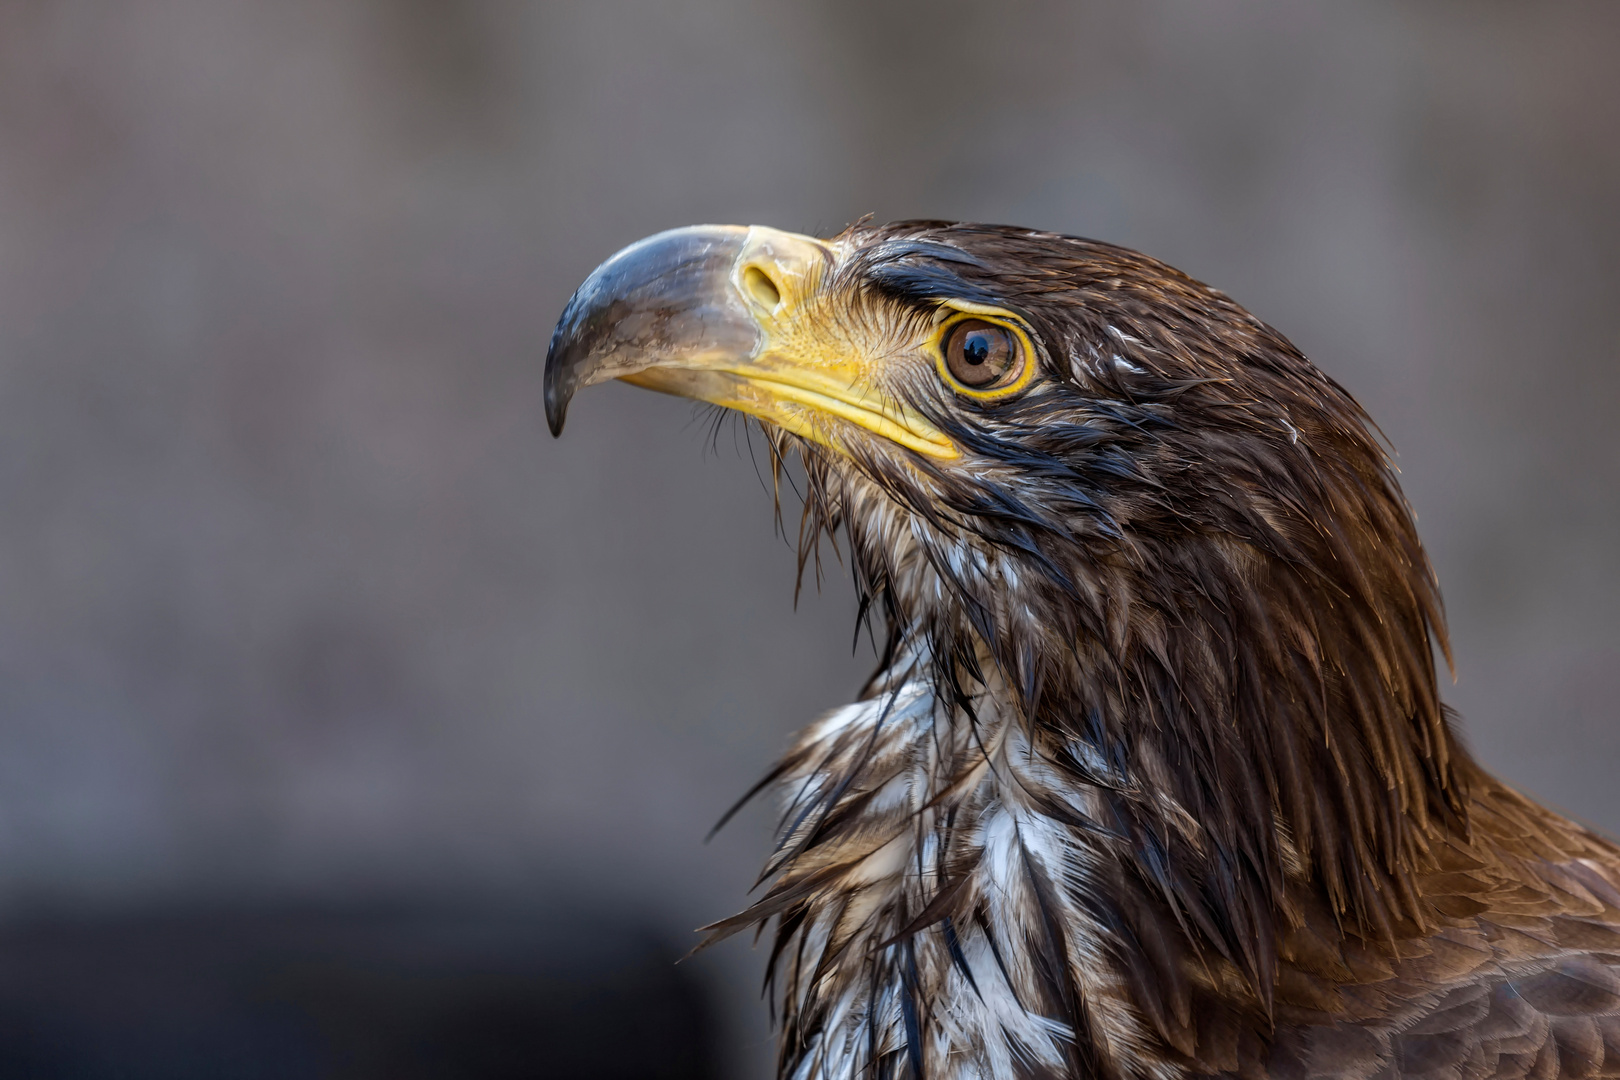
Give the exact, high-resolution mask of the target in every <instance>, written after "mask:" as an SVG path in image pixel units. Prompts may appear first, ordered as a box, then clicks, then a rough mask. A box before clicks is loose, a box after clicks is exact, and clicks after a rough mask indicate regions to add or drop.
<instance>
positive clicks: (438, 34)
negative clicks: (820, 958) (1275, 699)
mask: <svg viewBox="0 0 1620 1080" xmlns="http://www.w3.org/2000/svg"><path fill="white" fill-rule="evenodd" d="M1617 48H1620V6H1617V5H1615V4H1613V3H1610V2H1601V0H1598V2H1592V3H1585V4H1582V3H1552V2H1548V3H1538V4H1519V3H1508V2H1491V0H1467V2H1462V0H1457V2H1450V3H1448V2H1428V3H1416V4H1394V3H1376V2H1357V3H1338V4H1332V5H1327V4H1302V3H1299V2H1297V0H1274V2H1262V0H1254V2H1243V3H1205V2H1195V0H1185V2H1159V0H1154V2H1140V3H1132V4H1077V3H1065V4H1056V3H1054V4H1037V3H1008V4H954V3H874V2H866V3H856V2H853V0H817V2H809V0H804V2H798V3H793V4H777V3H762V2H751V3H750V2H742V0H696V2H685V3H680V4H661V3H653V2H650V0H649V2H642V3H618V2H606V0H593V2H591V3H578V4H540V3H531V4H519V3H484V2H449V0H442V2H435V0H392V2H384V0H371V2H344V3H334V2H331V0H277V2H275V3H240V2H233V0H196V2H188V3H181V2H173V3H170V2H161V0H157V2H139V3H129V4H105V3H77V2H69V0H3V2H0V508H3V513H0V915H4V916H7V917H10V918H12V919H26V918H33V917H37V916H38V915H39V913H41V912H47V913H61V912H78V913H86V917H102V916H105V917H115V916H116V915H117V914H118V913H121V912H128V911H136V910H166V909H168V908H176V909H182V908H188V907H195V906H198V905H205V906H206V905H210V904H213V905H226V906H228V905H232V904H249V905H275V904H293V905H297V904H317V905H318V904H324V903H333V904H345V903H351V902H366V903H370V902H381V903H396V902H400V903H415V902H423V903H459V902H461V901H462V900H464V899H466V898H471V897H477V898H479V899H480V901H481V902H482V901H489V902H492V903H504V904H508V905H513V906H515V907H516V908H517V909H520V910H521V909H524V908H526V907H533V908H534V909H535V910H536V911H539V910H541V909H546V910H549V909H550V908H549V907H548V905H550V906H554V905H576V906H579V905H583V906H584V907H586V908H588V909H591V910H593V911H597V912H605V911H612V912H624V913H626V914H625V915H624V918H626V919H628V920H631V921H634V922H636V923H638V925H643V926H646V927H649V928H651V932H653V933H655V934H656V935H660V936H661V940H663V941H665V942H667V943H668V947H669V948H671V949H673V950H674V951H675V952H679V951H680V950H682V949H684V948H686V947H687V946H688V944H690V942H691V941H692V940H693V939H692V938H691V936H690V933H689V932H690V930H691V928H693V927H695V926H697V925H699V924H700V923H704V922H707V921H710V920H712V919H715V918H719V917H722V916H724V915H727V914H730V913H731V912H732V911H733V910H735V909H736V908H737V907H738V905H739V904H741V903H742V902H743V900H744V893H745V891H746V889H747V887H748V886H749V884H750V883H751V881H752V878H753V873H754V871H755V869H756V867H757V865H758V863H759V860H760V858H761V856H762V854H763V852H764V850H765V845H766V843H767V835H768V831H769V828H770V823H771V817H770V814H769V812H768V808H759V809H755V810H753V811H750V812H749V813H747V814H745V815H743V817H742V818H741V819H740V820H739V822H738V823H737V824H735V825H733V826H732V827H731V828H729V829H728V830H727V831H725V832H723V833H722V834H721V835H720V837H719V838H718V839H716V840H715V841H714V842H713V843H711V844H709V845H708V846H704V845H703V844H702V838H703V834H704V832H705V831H706V830H707V828H708V827H709V825H710V824H711V823H712V822H713V821H714V819H715V818H716V817H717V816H718V815H719V814H720V812H721V811H723V810H724V809H725V807H726V806H727V805H728V804H729V803H730V802H731V801H732V799H733V798H734V797H735V796H736V795H738V794H739V793H740V792H741V791H742V790H743V789H744V788H745V787H746V786H747V785H748V784H749V783H750V782H751V781H752V780H753V779H754V778H755V777H756V776H757V775H758V774H760V773H761V772H762V771H763V770H764V769H765V768H766V767H767V766H768V764H769V763H770V761H771V760H772V758H773V756H774V755H775V753H776V752H777V751H778V750H780V749H781V748H782V747H783V746H784V744H785V741H786V739H787V738H788V735H789V733H790V732H791V731H793V729H794V728H795V727H797V726H798V725H799V724H801V723H802V722H804V721H805V720H807V719H808V718H810V717H811V716H813V715H814V714H816V713H817V712H818V711H819V710H822V709H825V708H827V707H830V706H833V705H835V704H838V703H840V702H843V701H845V700H847V699H848V697H849V695H850V694H851V692H852V691H853V690H854V688H855V687H856V686H857V684H858V682H859V680H860V678H861V677H862V676H863V675H864V674H865V672H866V670H867V668H868V666H869V665H870V663H871V656H870V652H869V651H868V650H867V648H866V646H865V645H864V644H863V645H862V647H861V650H860V651H858V652H857V653H855V654H853V655H852V654H851V651H850V644H849V643H850V631H851V627H850V621H851V617H852V613H853V607H852V602H851V599H850V594H849V589H848V587H847V585H846V583H845V582H844V581H843V580H842V578H840V577H839V576H838V575H837V574H836V573H835V574H834V575H833V577H832V579H831V581H830V582H829V583H828V585H827V586H826V587H825V588H824V589H823V590H822V592H821V593H820V595H816V594H814V593H813V592H807V595H806V597H805V599H804V600H803V601H802V602H801V603H800V604H799V609H798V611H797V613H795V612H794V611H793V610H792V599H793V558H792V553H791V551H790V550H789V549H788V547H787V546H786V545H785V544H784V543H783V542H782V541H781V540H780V539H778V538H776V537H774V536H773V533H772V524H771V511H770V499H769V497H768V495H767V494H765V493H764V492H763V491H762V489H761V485H760V482H759V481H758V480H757V479H756V475H755V470H754V465H753V464H752V463H751V462H750V460H749V457H748V454H747V452H746V449H743V450H742V451H739V450H738V449H736V448H735V447H734V442H733V435H732V430H731V429H730V428H727V429H724V430H723V431H722V433H721V437H720V438H719V440H718V441H717V442H712V443H711V441H710V439H709V433H708V430H707V428H706V427H705V425H704V424H702V423H695V422H694V421H693V416H694V411H693V409H692V407H691V406H690V405H689V404H687V403H684V402H680V401H677V400H674V399H670V398H663V397H659V396H657V395H651V394H646V393H644V392H641V391H635V390H631V389H629V388H624V387H618V386H614V387H610V388H606V389H603V390H599V391H593V392H591V393H589V394H586V395H584V396H582V397H581V398H580V399H579V400H578V401H577V402H576V403H575V405H574V408H573V410H572V412H571V415H570V422H569V430H568V433H567V435H566V437H565V438H563V439H562V440H561V441H558V442H553V441H552V440H551V439H550V437H549V436H548V435H547V434H546V431H545V424H544V419H543V416H542V409H541V404H540V379H541V369H542V362H543V356H544V351H545V346H546V342H547V339H548V336H549V333H550V330H551V327H552V324H553V322H554V320H555V318H556V316H557V315H558V313H559V312H560V310H561V308H562V305H563V303H564V301H565V300H566V298H567V296H568V294H569V292H570V291H571V290H572V288H573V286H574V285H576V284H577V283H578V282H579V281H580V280H581V279H582V278H583V277H584V275H585V274H586V273H588V272H589V270H590V269H591V268H592V267H593V266H594V265H595V264H596V263H597V262H598V261H600V260H601V259H603V258H604V257H606V256H607V255H609V254H610V253H612V252H613V251H614V250H616V249H617V248H619V247H620V246H622V245H624V244H626V243H628V242H630V241H632V240H635V239H637V238H638V237H640V236H642V235H644V234H647V233H650V232H654V231H657V230H659V229H663V228H667V227H670V226H675V225H682V224H688V223H694V222H707V221H718V222H737V223H744V224H746V223H765V224H771V225H776V226H779V227H784V228H789V229H796V230H801V231H818V232H822V233H827V232H831V231H835V230H837V229H839V228H840V227H842V226H843V225H844V224H845V223H846V222H849V221H851V220H852V219H855V218H857V217H859V216H861V215H863V214H866V213H873V214H875V215H876V216H877V217H878V218H879V219H888V218H896V217H917V216H929V217H946V218H958V219H978V220H991V221H1000V222H1011V223H1015V224H1021V225H1027V226H1033V227H1039V228H1044V229H1053V230H1060V231H1064V232H1072V233H1079V234H1082V235H1088V236H1094V237H1099V238H1103V239H1107V240H1112V241H1116V242H1119V243H1123V244H1127V245H1130V246H1133V247H1137V248H1140V249H1142V250H1144V251H1147V252H1149V253H1150V254H1153V255H1156V256H1158V257H1160V258H1163V259H1165V260H1167V261H1169V262H1171V263H1173V264H1175V265H1177V266H1179V267H1181V268H1182V269H1184V270H1186V271H1188V272H1189V273H1191V274H1193V275H1194V276H1195V277H1199V278H1201V279H1204V280H1206V281H1209V282H1211V283H1212V284H1214V285H1216V286H1217V287H1219V288H1222V289H1224V290H1226V291H1227V292H1229V293H1230V294H1231V295H1233V296H1234V297H1235V298H1236V299H1237V300H1238V301H1239V302H1241V303H1243V304H1245V305H1246V306H1248V307H1249V308H1250V309H1251V310H1253V311H1254V312H1255V313H1256V314H1258V315H1259V316H1260V317H1262V318H1264V319H1266V320H1267V321H1269V322H1271V323H1272V324H1274V325H1276V326H1277V327H1279V328H1280V329H1281V330H1282V331H1283V332H1284V333H1286V334H1288V335H1289V336H1290V337H1292V338H1293V340H1294V341H1295V342H1296V343H1298V344H1299V345H1300V346H1301V347H1302V348H1303V349H1304V350H1305V351H1306V352H1307V353H1308V354H1309V355H1310V356H1312V357H1313V358H1314V359H1315V360H1316V361H1317V362H1318V363H1319V364H1320V365H1321V366H1322V367H1324V368H1325V369H1326V370H1327V371H1328V372H1329V373H1330V374H1332V375H1333V376H1334V377H1335V378H1337V379H1338V380H1339V381H1341V382H1342V383H1343V384H1344V385H1346V386H1347V387H1348V388H1349V389H1350V390H1351V391H1352V392H1353V393H1354V394H1356V395H1357V396H1358V397H1359V398H1360V399H1361V401H1362V402H1363V403H1365V405H1366V406H1367V407H1368V409H1369V410H1370V411H1371V413H1372V414H1373V416H1374V417H1375V418H1376V419H1377V421H1378V422H1379V424H1380V425H1381V426H1382V428H1383V430H1384V432H1385V433H1386V434H1387V435H1388V437H1389V439H1390V440H1391V441H1392V442H1393V444H1394V445H1395V446H1396V448H1397V449H1398V450H1399V453H1400V457H1399V462H1400V466H1401V469H1402V476H1403V482H1404V483H1405V486H1406V491H1407V494H1408V496H1409V497H1410V499H1411V501H1412V503H1413V504H1414V506H1415V507H1416V510H1417V513H1418V515H1419V519H1420V526H1421V528H1422V531H1423V535H1424V537H1425V539H1426V541H1427V543H1428V546H1429V551H1430V554H1431V556H1432V557H1433V559H1434V562H1435V564H1436V566H1437V568H1438V571H1439V574H1440V578H1441V582H1442V585H1443V587H1444V589H1445V595H1446V599H1447V601H1448V605H1449V613H1450V618H1451V626H1452V632H1453V641H1454V643H1455V646H1456V656H1457V668H1458V673H1459V679H1458V682H1457V683H1456V685H1455V686H1453V687H1450V688H1449V689H1448V690H1447V697H1448V699H1449V700H1450V702H1451V703H1452V704H1453V705H1455V706H1456V707H1457V708H1458V709H1460V710H1461V712H1462V714H1463V716H1464V720H1465V725H1466V731H1467V733H1468V736H1469V738H1470V740H1471V742H1472V744H1473V746H1474V747H1475V748H1476V750H1477V751H1478V753H1479V754H1480V756H1481V757H1482V758H1483V759H1484V760H1485V761H1486V762H1487V763H1489V764H1490V765H1492V766H1493V767H1496V768H1497V769H1498V770H1499V771H1501V772H1503V773H1504V774H1506V775H1507V776H1508V777H1510V778H1511V779H1512V780H1514V781H1516V782H1518V783H1519V784H1521V785H1522V786H1524V787H1526V788H1528V789H1529V790H1530V791H1532V792H1534V793H1536V794H1538V795H1540V796H1542V797H1544V798H1546V799H1548V800H1550V801H1552V802H1553V803H1555V804H1558V805H1561V806H1563V807H1564V808H1567V809H1568V810H1569V811H1571V812H1573V813H1575V814H1577V815H1580V816H1582V817H1584V818H1586V819H1588V820H1590V821H1592V822H1594V823H1596V824H1598V825H1600V826H1603V827H1606V828H1611V829H1612V828H1615V827H1620V784H1616V783H1615V779H1614V778H1615V776H1616V773H1617V770H1620V724H1617V720H1620V706H1617V704H1616V702H1617V701H1620V615H1617V607H1620V569H1617V567H1616V556H1617V555H1620V422H1617V418H1616V411H1617V407H1620V63H1616V61H1615V56H1616V53H1617ZM537 917H538V916H537ZM763 960H764V957H763V956H762V955H760V954H754V953H750V952H749V950H748V947H747V945H746V943H732V944H729V945H727V946H725V947H724V948H721V949H718V950H715V951H714V953H713V954H712V955H711V954H705V955H704V956H703V957H701V958H699V959H698V960H695V961H693V962H692V965H691V971H693V972H695V973H696V974H695V975H694V976H693V977H694V978H697V979H699V980H700V981H702V982H703V983H704V985H705V986H707V987H708V988H709V989H708V990H707V991H705V992H706V993H709V994H710V995H711V1000H712V1002H713V1003H714V1015H716V1016H717V1017H718V1018H719V1023H720V1028H719V1036H718V1038H719V1044H720V1045H721V1047H722V1054H723V1060H722V1068H723V1070H724V1071H725V1072H726V1073H727V1074H729V1075H733V1076H743V1075H755V1074H758V1073H759V1072H760V1071H761V1070H762V1069H763V1068H764V1063H765V1061H766V1060H767V1053H768V1043H769V1033H768V1029H767V1021H766V1016H765V1012H764V1009H763V1007H762V1006H761V1005H759V1004H758V1003H757V998H756V990H757V979H758V976H759V974H760V970H761V966H762V964H763Z"/></svg>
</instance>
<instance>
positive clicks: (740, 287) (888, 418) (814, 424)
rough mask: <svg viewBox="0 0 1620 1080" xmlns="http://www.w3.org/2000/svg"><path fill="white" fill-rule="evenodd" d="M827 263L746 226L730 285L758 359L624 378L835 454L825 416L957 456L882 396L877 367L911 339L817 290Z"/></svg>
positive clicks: (813, 247)
mask: <svg viewBox="0 0 1620 1080" xmlns="http://www.w3.org/2000/svg"><path fill="white" fill-rule="evenodd" d="M834 258H835V255H834V253H833V252H832V250H831V249H829V248H828V247H827V246H826V245H825V244H823V243H822V242H821V241H819V240H815V239H812V238H811V237H805V236H798V235H795V234H793V233H784V232H779V231H777V230H775V229H765V228H761V227H758V226H756V227H754V228H753V229H751V230H750V236H749V240H748V242H747V244H746V245H745V247H744V249H743V251H742V253H741V254H740V255H739V256H738V258H737V263H736V270H735V271H734V272H733V274H732V286H733V288H735V289H736V291H737V295H738V296H739V297H741V298H742V300H743V302H744V304H745V305H746V306H747V307H748V309H749V311H750V313H751V314H752V316H753V318H754V319H755V321H756V322H757V323H758V325H759V327H760V329H761V330H763V331H764V341H763V343H762V346H761V348H760V350H759V352H758V354H757V355H755V356H752V357H727V358H719V357H714V358H709V359H707V360H705V361H703V362H702V363H701V368H702V370H693V369H692V368H690V367H688V368H685V369H676V368H670V367H660V368H652V369H649V370H646V371H642V372H639V373H637V374H634V375H630V376H626V377H625V381H626V382H630V383H634V384H636V385H638V386H643V387H646V388H648V389H653V390H662V391H664V392H666V393H675V394H681V395H683V396H686V397H695V398H699V399H701V400H703V401H708V402H711V403H713V404H716V405H721V406H724V407H726V408H729V409H736V410H737V411H738V412H743V413H747V414H748V415H750V416H754V417H757V418H759V419H761V420H766V421H769V422H770V423H772V424H775V425H776V426H778V427H781V428H783V429H785V430H787V431H790V432H792V433H793V434H795V435H798V436H801V437H803V438H806V439H809V440H811V441H813V442H816V443H819V444H820V445H822V446H826V447H828V448H829V449H832V450H837V451H839V452H846V448H845V447H843V446H840V445H838V442H837V441H836V440H837V428H838V425H837V424H836V423H832V422H829V421H832V420H835V419H836V420H842V421H845V422H847V423H850V424H854V425H856V426H857V427H860V428H863V429H865V430H867V431H870V432H872V433H873V434H875V435H879V436H882V437H883V438H885V439H888V440H890V441H891V442H894V443H897V444H899V445H900V446H904V447H906V448H907V449H908V450H913V451H915V452H917V453H919V454H925V455H928V456H929V457H933V458H939V459H946V460H948V459H952V458H956V457H960V456H961V452H960V451H959V450H958V449H957V448H956V446H955V444H953V443H952V442H951V440H950V439H949V438H947V437H946V435H945V434H944V433H943V432H941V431H939V430H938V429H937V428H935V427H934V426H933V425H932V424H930V423H929V422H928V420H927V419H926V418H925V417H923V416H922V415H921V414H919V413H918V412H917V411H916V410H914V409H911V408H909V407H908V406H906V405H905V404H904V403H903V402H901V401H898V400H896V399H895V398H894V397H893V396H892V395H889V394H886V393H884V392H883V390H882V386H883V380H882V379H881V378H880V377H879V376H880V370H879V368H880V365H881V364H883V363H884V361H885V360H886V359H888V358H891V357H895V356H898V355H901V354H904V353H909V352H912V351H913V350H915V349H916V348H917V343H915V342H905V343H897V342H896V341H895V340H894V331H895V330H896V329H897V328H896V327H895V326H894V325H893V322H892V320H891V319H886V318H884V317H883V314H882V313H881V312H879V311H873V310H859V311H857V310H851V307H850V302H851V298H850V297H847V296H843V295H835V294H831V293H828V292H827V291H825V290H824V289H823V288H822V286H823V283H824V280H825V276H826V273H827V270H828V268H829V266H830V265H831V264H832V261H833V259H834ZM856 306H859V303H858V301H857V302H856Z"/></svg>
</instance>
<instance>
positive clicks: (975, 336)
mask: <svg viewBox="0 0 1620 1080" xmlns="http://www.w3.org/2000/svg"><path fill="white" fill-rule="evenodd" d="M962 359H964V360H966V361H967V362H968V363H970V364H972V365H973V366H974V367H978V366H979V365H980V364H982V363H984V362H985V361H986V360H988V359H990V335H989V334H988V333H986V332H985V331H983V330H972V331H969V332H968V334H967V340H965V341H963V342H962Z"/></svg>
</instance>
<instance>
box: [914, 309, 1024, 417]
mask: <svg viewBox="0 0 1620 1080" xmlns="http://www.w3.org/2000/svg"><path fill="white" fill-rule="evenodd" d="M940 307H941V309H942V310H949V311H950V312H951V314H950V315H948V316H946V317H945V318H943V319H941V320H940V322H939V324H938V325H937V326H935V327H934V331H933V334H932V335H931V336H930V337H929V339H928V341H927V343H926V345H925V346H924V349H925V351H926V352H927V353H928V354H929V356H930V357H932V359H933V361H934V370H935V371H937V372H938V373H939V377H940V379H941V380H942V381H943V382H944V383H945V385H946V386H948V387H950V388H951V389H952V390H953V391H955V392H956V393H957V394H959V395H960V396H962V397H965V398H971V399H972V400H974V401H998V400H1000V399H1002V398H1008V397H1012V396H1013V395H1015V394H1018V393H1021V392H1022V391H1023V390H1024V388H1025V387H1027V386H1028V385H1029V384H1030V381H1031V380H1032V379H1034V378H1035V367H1036V363H1035V358H1036V355H1037V354H1036V352H1035V341H1034V338H1033V337H1032V336H1031V334H1030V332H1029V330H1028V329H1027V328H1026V327H1025V325H1024V320H1022V319H1020V318H1019V317H1018V316H1017V315H1014V314H1013V313H1012V312H1010V311H1008V310H1006V309H1005V308H997V307H989V306H987V305H984V304H974V303H970V302H968V301H964V300H947V301H945V302H944V303H943V304H941V305H940ZM969 319H979V320H982V321H984V322H988V323H993V324H995V325H996V326H1000V327H1003V328H1005V329H1006V330H1008V331H1010V332H1011V333H1012V335H1013V337H1014V338H1016V339H1017V340H1018V347H1019V349H1020V351H1021V354H1020V359H1021V361H1022V364H1023V366H1022V368H1021V370H1020V371H1019V372H1018V378H1016V379H1014V380H1013V381H1012V382H1010V383H1008V384H1007V385H1006V386H998V387H996V388H994V389H992V390H975V389H973V387H971V386H965V385H963V384H962V383H961V382H960V381H958V380H957V379H956V377H955V376H953V375H952V374H951V371H950V367H949V366H948V365H947V364H946V363H945V347H944V346H945V339H946V337H948V336H949V335H950V332H951V328H952V327H954V326H956V324H958V323H961V322H966V321H967V320H969Z"/></svg>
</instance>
